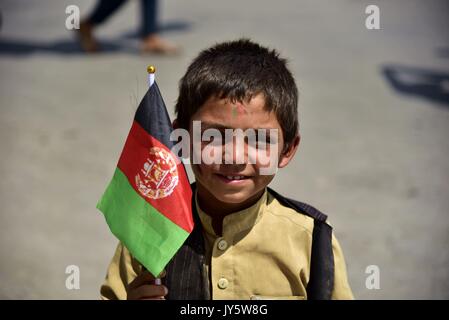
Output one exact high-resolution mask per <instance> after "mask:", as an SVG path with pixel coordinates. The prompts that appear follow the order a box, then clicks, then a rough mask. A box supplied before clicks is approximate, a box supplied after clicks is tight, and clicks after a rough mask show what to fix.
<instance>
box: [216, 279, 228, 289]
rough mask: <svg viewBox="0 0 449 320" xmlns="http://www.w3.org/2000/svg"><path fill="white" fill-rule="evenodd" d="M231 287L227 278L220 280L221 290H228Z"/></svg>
mask: <svg viewBox="0 0 449 320" xmlns="http://www.w3.org/2000/svg"><path fill="white" fill-rule="evenodd" d="M228 285H229V281H228V279H226V278H221V279H220V280H218V287H219V288H220V289H226V288H227V287H228Z"/></svg>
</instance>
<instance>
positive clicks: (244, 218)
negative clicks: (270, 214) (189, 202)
mask: <svg viewBox="0 0 449 320" xmlns="http://www.w3.org/2000/svg"><path fill="white" fill-rule="evenodd" d="M267 194H268V192H267V188H265V190H264V193H263V194H262V196H261V197H260V199H259V200H257V202H256V203H255V204H253V205H252V206H251V207H248V208H246V209H243V210H240V211H237V212H234V213H231V214H229V215H227V216H226V217H225V218H224V219H223V237H227V236H233V235H235V234H237V233H238V232H241V231H244V230H247V229H250V228H252V227H253V226H254V225H256V223H257V222H259V220H260V218H261V217H262V214H263V212H264V211H265V208H266V206H267ZM195 205H196V209H197V212H198V216H199V217H200V220H201V224H202V225H203V228H204V230H205V231H206V232H207V233H208V234H209V235H211V236H214V237H217V235H216V234H215V231H214V228H213V227H212V218H211V216H209V215H208V214H207V213H205V212H204V211H203V210H201V208H200V206H199V204H198V192H197V191H195Z"/></svg>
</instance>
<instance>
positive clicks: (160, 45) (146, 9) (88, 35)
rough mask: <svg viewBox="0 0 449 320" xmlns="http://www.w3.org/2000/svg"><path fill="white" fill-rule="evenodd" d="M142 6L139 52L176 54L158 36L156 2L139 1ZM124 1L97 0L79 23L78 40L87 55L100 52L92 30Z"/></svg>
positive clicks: (172, 48)
mask: <svg viewBox="0 0 449 320" xmlns="http://www.w3.org/2000/svg"><path fill="white" fill-rule="evenodd" d="M140 1H141V4H142V10H141V12H142V27H141V31H140V35H141V37H142V40H141V41H142V43H141V51H142V52H143V53H159V54H176V53H178V52H179V48H178V47H177V46H175V45H174V44H172V43H170V42H168V41H167V40H164V39H162V38H161V37H160V36H159V35H158V34H157V31H158V26H157V10H158V0H140ZM125 2H126V0H99V1H98V2H97V5H96V7H95V9H94V10H93V12H92V13H91V15H90V16H89V17H88V18H87V19H85V20H83V21H82V22H81V23H80V29H79V33H78V35H79V40H80V44H81V47H82V48H83V50H84V51H85V52H87V53H94V52H97V51H99V50H100V46H99V45H98V42H97V41H96V39H95V37H94V35H93V30H94V29H95V27H97V26H98V25H100V24H102V23H103V22H104V21H106V19H108V18H109V17H110V16H111V15H112V14H113V13H114V12H115V11H117V9H118V8H120V7H121V6H122V5H123V4H124V3H125Z"/></svg>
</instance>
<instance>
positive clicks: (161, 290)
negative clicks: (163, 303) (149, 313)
mask: <svg viewBox="0 0 449 320" xmlns="http://www.w3.org/2000/svg"><path fill="white" fill-rule="evenodd" d="M162 277H165V270H164V271H162V273H161V274H160V275H159V278H162ZM154 280H155V277H154V276H153V275H152V274H151V273H150V272H149V271H148V270H144V271H143V272H142V273H141V274H139V275H138V276H137V277H136V278H135V279H134V280H133V281H132V282H131V283H130V284H129V285H128V290H127V299H128V300H165V295H167V293H168V289H167V287H166V286H164V285H158V284H155V283H154Z"/></svg>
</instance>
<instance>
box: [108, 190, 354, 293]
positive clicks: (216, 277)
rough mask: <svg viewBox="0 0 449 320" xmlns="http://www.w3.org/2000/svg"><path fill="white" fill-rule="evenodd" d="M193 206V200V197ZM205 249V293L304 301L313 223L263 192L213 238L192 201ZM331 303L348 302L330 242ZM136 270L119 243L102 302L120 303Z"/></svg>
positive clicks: (337, 253)
mask: <svg viewBox="0 0 449 320" xmlns="http://www.w3.org/2000/svg"><path fill="white" fill-rule="evenodd" d="M195 200H197V199H196V195H195ZM196 206H197V210H198V215H199V217H200V220H201V223H202V227H203V234H204V239H205V248H206V259H205V261H206V265H205V270H206V271H207V275H208V277H207V278H208V279H209V281H210V283H209V284H210V293H211V297H212V299H214V300H217V299H219V300H221V299H307V292H306V287H307V283H308V281H309V273H310V257H311V248H312V231H313V219H312V218H310V217H308V216H306V215H303V214H300V213H298V212H296V211H295V210H293V209H290V208H288V207H285V206H283V205H281V204H280V203H279V202H278V201H277V200H276V199H275V198H274V197H273V196H272V195H271V194H270V193H269V192H268V191H267V190H266V191H265V193H264V194H263V196H262V197H261V198H260V199H259V201H258V202H257V203H255V204H254V205H252V206H251V207H249V208H247V209H244V210H242V211H239V212H235V213H233V214H230V215H228V216H226V217H225V218H224V220H223V234H222V236H221V237H219V236H217V235H216V234H215V232H214V230H213V228H212V219H211V217H210V216H209V215H207V214H206V213H205V212H203V211H202V210H201V208H199V206H198V202H197V201H196ZM332 247H333V253H334V264H335V267H334V270H335V274H334V290H333V292H332V299H353V295H352V292H351V289H350V287H349V284H348V280H347V275H346V266H345V261H344V258H343V253H342V251H341V248H340V245H339V243H338V241H337V239H336V238H335V236H332ZM141 268H142V267H141V265H140V264H139V262H137V261H136V260H135V259H134V258H133V257H132V256H131V255H130V253H129V251H128V250H127V249H126V248H125V247H124V246H123V245H122V244H121V243H120V244H119V245H118V247H117V250H116V253H115V255H114V257H113V259H112V262H111V264H110V266H109V268H108V272H107V275H106V280H105V282H104V284H103V285H102V287H101V297H102V298H103V299H126V287H127V284H128V283H130V282H131V281H132V280H133V279H134V278H135V277H136V276H137V274H139V273H140V271H141Z"/></svg>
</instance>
